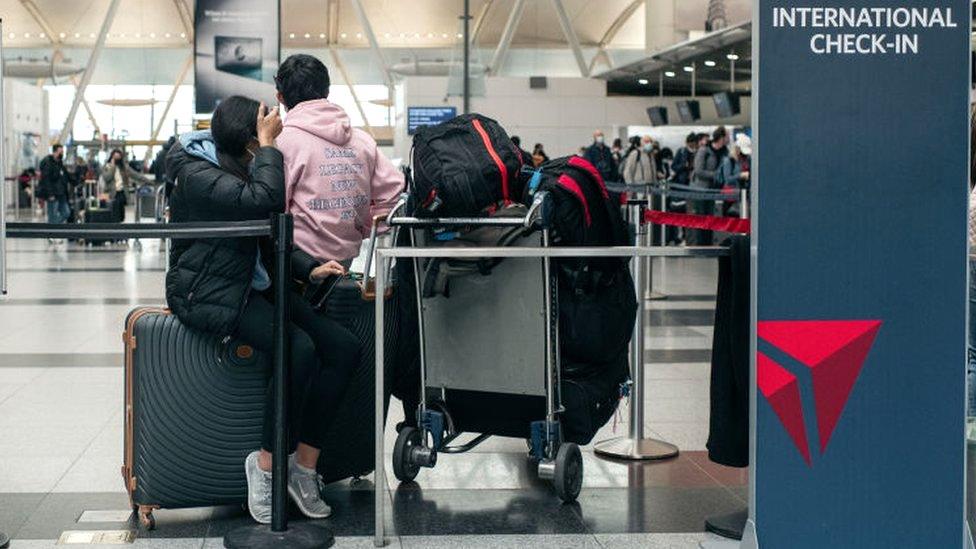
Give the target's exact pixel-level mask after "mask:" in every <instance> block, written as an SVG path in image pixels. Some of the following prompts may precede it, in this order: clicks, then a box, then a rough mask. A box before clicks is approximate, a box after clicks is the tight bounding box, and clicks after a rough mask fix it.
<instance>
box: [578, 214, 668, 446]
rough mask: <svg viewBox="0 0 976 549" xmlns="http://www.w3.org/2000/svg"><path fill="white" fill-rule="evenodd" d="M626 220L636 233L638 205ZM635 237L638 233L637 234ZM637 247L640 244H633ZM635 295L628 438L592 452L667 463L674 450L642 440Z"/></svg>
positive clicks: (640, 337) (635, 263) (635, 261)
mask: <svg viewBox="0 0 976 549" xmlns="http://www.w3.org/2000/svg"><path fill="white" fill-rule="evenodd" d="M629 213H630V218H631V219H632V220H633V223H634V228H635V231H640V227H641V224H642V223H643V219H642V216H641V205H640V204H639V203H638V202H635V203H633V204H631V205H630V206H629ZM638 234H639V233H638ZM637 244H638V246H637V247H640V240H639V239H638V241H637ZM641 259H642V258H641V257H640V256H639V255H637V254H634V256H633V258H632V260H631V262H630V268H631V273H632V275H633V278H634V282H635V283H636V284H640V282H639V281H640V280H642V278H641V277H642V276H643V273H642V270H643V269H642V268H641V267H642V263H643V261H642V260H641ZM640 295H641V292H640V290H639V289H638V291H637V296H638V299H637V318H636V320H635V321H634V334H633V336H632V338H631V341H630V378H631V382H632V385H631V387H630V434H629V436H626V437H617V438H612V439H609V440H604V441H603V442H599V443H597V444H596V445H595V446H594V447H593V451H594V452H595V453H596V454H597V455H600V456H604V457H608V458H614V459H626V460H654V459H667V458H671V457H674V456H677V455H678V447H677V446H675V445H674V444H671V443H669V442H664V441H661V440H656V439H652V438H645V437H644V311H645V307H644V300H642V299H640Z"/></svg>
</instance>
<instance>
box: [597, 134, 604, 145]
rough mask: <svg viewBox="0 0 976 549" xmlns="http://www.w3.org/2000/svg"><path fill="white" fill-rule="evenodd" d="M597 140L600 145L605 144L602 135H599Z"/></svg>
mask: <svg viewBox="0 0 976 549" xmlns="http://www.w3.org/2000/svg"><path fill="white" fill-rule="evenodd" d="M596 142H597V143H598V144H600V145H602V144H603V136H602V135H601V136H598V137H597V138H596Z"/></svg>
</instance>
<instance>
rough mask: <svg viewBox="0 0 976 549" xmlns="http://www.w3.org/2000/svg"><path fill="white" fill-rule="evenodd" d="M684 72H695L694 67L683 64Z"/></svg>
mask: <svg viewBox="0 0 976 549" xmlns="http://www.w3.org/2000/svg"><path fill="white" fill-rule="evenodd" d="M685 72H695V67H693V66H691V65H685Z"/></svg>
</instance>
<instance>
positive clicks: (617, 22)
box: [589, 0, 645, 73]
mask: <svg viewBox="0 0 976 549" xmlns="http://www.w3.org/2000/svg"><path fill="white" fill-rule="evenodd" d="M644 1H645V0H632V2H631V3H629V4H627V6H626V7H624V9H623V11H621V12H620V15H618V16H617V18H616V19H614V20H613V23H610V26H609V27H607V32H605V33H603V38H601V39H600V45H599V48H600V49H599V51H597V53H596V55H594V56H593V60H592V61H590V68H589V70H590V73H592V72H593V69H594V68H595V67H596V62H597V61H599V60H600V59H603V60H604V61H605V62H606V65H607V68H610V69H612V68H613V67H614V64H613V59H611V58H610V53H609V52H608V51H607V48H609V47H610V43H611V42H613V39H614V38H616V37H617V33H619V32H620V29H621V28H623V26H624V25H625V24H626V23H627V22H628V21H630V18H631V17H633V16H634V12H636V11H637V8H639V7H641V4H643V3H644Z"/></svg>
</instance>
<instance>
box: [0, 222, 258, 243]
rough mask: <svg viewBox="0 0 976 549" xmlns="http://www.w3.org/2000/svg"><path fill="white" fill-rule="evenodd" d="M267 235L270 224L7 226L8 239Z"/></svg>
mask: <svg viewBox="0 0 976 549" xmlns="http://www.w3.org/2000/svg"><path fill="white" fill-rule="evenodd" d="M260 236H271V223H270V222H269V221H265V220H257V221H227V222H205V223H204V222H191V223H7V237H8V238H79V239H89V238H91V239H128V238H171V239H187V238H189V239H196V238H239V237H260Z"/></svg>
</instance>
